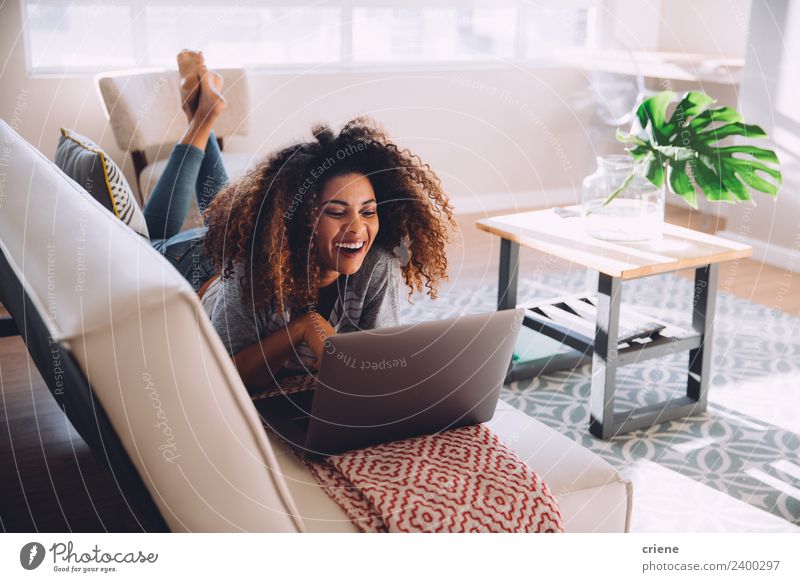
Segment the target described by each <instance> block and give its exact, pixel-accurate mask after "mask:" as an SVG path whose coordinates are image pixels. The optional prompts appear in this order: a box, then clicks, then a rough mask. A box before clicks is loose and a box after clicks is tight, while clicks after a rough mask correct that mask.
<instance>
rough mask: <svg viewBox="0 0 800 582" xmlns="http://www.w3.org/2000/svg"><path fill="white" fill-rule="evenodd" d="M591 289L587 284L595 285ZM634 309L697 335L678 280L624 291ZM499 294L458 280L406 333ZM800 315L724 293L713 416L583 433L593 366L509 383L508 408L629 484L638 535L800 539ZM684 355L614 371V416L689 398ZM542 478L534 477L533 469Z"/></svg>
mask: <svg viewBox="0 0 800 582" xmlns="http://www.w3.org/2000/svg"><path fill="white" fill-rule="evenodd" d="M590 282H591V281H590ZM586 289H589V287H587V275H586V273H585V272H583V271H580V272H576V271H572V272H569V273H559V272H546V273H544V274H542V273H537V277H536V280H529V279H527V280H522V279H521V280H520V284H519V297H518V299H519V301H520V302H525V301H534V300H537V299H546V298H549V297H554V296H559V295H564V294H566V293H572V292H576V293H577V292H581V291H584V290H586ZM622 293H623V297H622V303H623V307H622V309H623V311H624V309H625V306H626V305H630V306H635V307H636V309H637V310H638V311H643V312H646V313H648V314H650V315H652V316H653V317H655V318H658V319H661V320H666V321H668V322H670V323H673V324H676V325H680V326H683V327H685V328H688V329H691V312H690V305H691V302H692V294H693V284H692V282H691V281H689V280H686V279H682V278H679V277H677V276H675V275H674V274H673V275H663V276H658V277H651V278H646V279H639V280H634V281H630V282H626V283H625V284H623V287H622ZM496 294H497V290H496V285H494V284H486V285H481V286H479V287H478V288H475V287H474V286H472V287H471V288H468V286H467V285H464V284H460V283H459V282H457V281H456V282H454V283H453V284H451V285H449V286H448V288H447V289H445V290H444V291H443V292H442V293H441V295H440V298H439V299H438V300H436V301H431V300H429V299H427V298H425V297H415V298H414V304H405V305H404V306H403V307H402V309H401V316H402V320H403V322H404V323H412V322H417V321H424V320H427V319H443V318H448V317H455V316H456V315H460V314H467V313H477V312H481V311H487V310H491V309H494V307H495V303H494V302H495V298H496ZM797 323H798V321H797V317H793V316H791V315H789V314H787V313H784V312H781V311H777V310H773V309H770V308H768V307H765V306H763V305H758V304H754V303H750V302H748V301H746V300H743V299H740V298H737V297H735V296H733V295H730V294H728V293H724V292H719V293H718V295H717V308H716V320H715V335H714V342H713V352H712V355H713V367H712V370H713V376H712V380H711V387H710V392H709V406H708V411H707V412H706V413H704V414H700V415H696V416H692V417H689V418H685V419H682V420H679V421H673V422H668V423H664V424H660V425H656V426H654V427H652V428H650V429H648V430H641V431H636V432H632V433H628V434H626V435H621V436H618V437H615V438H613V439H611V440H610V441H601V440H598V439H596V438H595V437H594V436H592V435H591V434H590V433H589V431H588V425H589V389H590V384H591V380H590V375H591V366H583V367H579V368H576V369H574V370H568V371H563V372H557V373H552V374H546V375H541V376H539V377H537V378H534V379H532V380H525V381H519V382H513V383H511V384H509V385H507V386H506V387H505V388H504V390H503V392H502V398H503V399H504V400H505V401H506V402H508V403H509V404H511V405H512V406H515V407H517V408H519V409H520V410H522V411H524V412H525V413H527V414H528V415H529V416H532V417H534V418H536V419H538V420H539V421H541V422H543V423H544V424H547V425H548V426H550V427H552V428H554V429H555V430H557V431H558V432H560V433H562V434H564V435H566V436H568V437H569V438H571V439H573V440H575V441H577V442H579V443H580V444H582V445H583V446H585V447H587V448H588V449H591V450H592V451H594V452H595V453H597V454H598V455H600V456H601V457H603V458H604V459H606V460H607V461H608V462H609V463H611V464H612V465H614V466H615V467H616V468H617V469H618V470H619V471H621V472H622V473H623V474H624V475H625V476H626V477H627V478H629V479H631V480H632V481H633V483H634V514H633V522H632V528H631V529H632V531H648V532H656V531H657V532H714V531H749V532H756V531H757V532H767V531H769V532H778V531H800V527H798V525H800V337H798V333H797V332H800V327H798V326H797ZM687 362H688V353H685V354H677V355H674V356H670V357H666V358H661V359H653V360H649V361H647V362H644V363H641V364H636V365H632V366H626V367H623V368H620V369H619V370H618V373H617V375H618V382H619V389H618V391H617V395H618V399H617V408H616V412H623V411H624V410H626V409H631V408H633V407H639V406H643V405H647V404H653V403H657V402H663V401H664V400H667V399H669V398H671V397H678V396H683V395H684V394H685V385H686V369H687ZM534 470H535V467H534Z"/></svg>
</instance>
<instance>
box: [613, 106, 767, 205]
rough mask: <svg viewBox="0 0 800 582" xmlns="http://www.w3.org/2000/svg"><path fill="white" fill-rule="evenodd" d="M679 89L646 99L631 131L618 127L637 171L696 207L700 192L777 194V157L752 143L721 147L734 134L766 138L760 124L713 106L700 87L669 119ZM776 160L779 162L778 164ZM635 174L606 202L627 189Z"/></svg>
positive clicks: (726, 197) (734, 196) (731, 196)
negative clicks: (720, 142)
mask: <svg viewBox="0 0 800 582" xmlns="http://www.w3.org/2000/svg"><path fill="white" fill-rule="evenodd" d="M674 100H675V93H673V92H672V91H664V92H662V93H659V94H657V95H654V96H653V97H650V98H649V99H647V100H645V101H643V102H642V104H641V105H640V106H639V109H638V110H637V111H636V119H635V121H634V124H633V127H632V128H631V132H630V133H623V132H620V131H617V139H618V140H619V141H621V142H623V143H625V144H627V145H628V146H629V148H628V151H629V152H630V154H631V156H632V157H633V159H634V160H636V161H637V166H638V167H637V170H638V171H641V172H643V174H644V175H645V176H646V177H647V179H648V180H650V182H652V183H653V184H655V185H656V186H659V187H661V186H663V185H664V182H665V180H666V181H667V182H668V184H669V189H670V190H671V191H672V192H674V193H675V194H677V195H678V196H680V197H681V198H683V199H684V200H686V202H687V203H688V204H689V205H690V206H691V207H692V208H697V191H698V190H699V191H701V192H703V194H704V195H705V197H706V198H707V199H708V200H714V201H717V200H722V201H723V202H739V201H745V200H750V189H751V188H752V189H753V190H758V191H760V192H764V193H766V194H769V195H771V196H776V195H777V194H778V190H779V188H780V184H781V183H782V178H781V173H780V171H779V170H778V168H777V165H778V163H779V162H778V156H777V155H776V154H775V152H774V151H772V150H766V149H763V148H757V147H754V146H750V145H731V146H724V147H723V146H720V145H719V143H718V142H719V141H720V140H722V139H724V138H726V137H731V136H742V137H746V138H759V137H766V136H767V134H766V133H765V132H764V130H763V129H761V128H760V127H758V126H757V125H746V124H745V123H744V121H743V119H742V117H741V115H739V113H738V112H737V111H735V110H734V109H731V108H730V107H719V108H716V109H711V108H710V106H711V105H712V104H713V103H714V102H715V100H714V99H712V98H711V97H709V96H708V95H706V94H705V93H700V92H697V91H690V92H689V93H686V95H685V96H684V97H683V99H682V100H681V101H680V103H678V105H677V107H675V110H674V111H673V113H672V115H671V116H670V117H669V119H667V108H668V107H669V105H670V104H671V103H672V102H673V101H674ZM771 164H774V165H775V167H773V166H772V165H771ZM632 178H633V176H629V177H628V179H627V180H625V182H623V184H622V186H620V188H619V189H618V190H617V191H616V192H614V193H613V194H611V196H609V197H608V199H607V200H606V204H608V203H609V202H610V201H611V200H612V199H613V198H614V197H615V196H616V195H617V194H619V193H620V192H621V191H623V190H624V189H625V188H626V187H627V186H628V184H629V183H630V181H631V179H632Z"/></svg>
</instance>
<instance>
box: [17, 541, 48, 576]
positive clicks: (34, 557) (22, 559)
mask: <svg viewBox="0 0 800 582" xmlns="http://www.w3.org/2000/svg"><path fill="white" fill-rule="evenodd" d="M44 554H45V552H44V546H43V545H42V544H40V543H38V542H30V543H27V544H25V545H24V546H22V549H21V550H20V551H19V563H20V564H22V567H23V568H25V569H26V570H35V569H36V568H38V567H39V566H40V565H41V564H42V562H43V561H44Z"/></svg>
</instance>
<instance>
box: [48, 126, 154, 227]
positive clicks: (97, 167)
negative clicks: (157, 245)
mask: <svg viewBox="0 0 800 582" xmlns="http://www.w3.org/2000/svg"><path fill="white" fill-rule="evenodd" d="M55 162H56V165H57V166H58V167H59V168H61V170H62V171H63V172H64V173H65V174H66V175H67V176H69V177H70V178H72V179H73V180H75V182H77V183H78V184H79V185H80V186H81V187H83V189H84V190H86V191H87V192H88V193H89V194H91V195H92V197H93V198H94V199H95V200H97V201H98V202H99V203H100V204H102V205H103V207H104V208H105V209H106V210H108V211H109V212H112V213H114V215H116V216H117V217H119V219H120V220H121V221H122V222H124V223H125V224H127V225H128V226H130V227H131V228H132V229H133V230H134V231H135V232H137V233H139V234H140V235H142V236H143V237H145V238H149V233H148V232H147V224H146V223H145V220H144V215H143V214H142V211H141V209H140V208H139V204H138V203H137V202H136V199H135V198H134V197H133V191H132V190H131V187H130V185H128V181H127V180H126V179H125V176H124V175H123V174H122V170H120V168H119V166H117V164H115V163H114V160H112V159H111V158H110V157H109V156H108V155H107V154H106V153H105V152H104V151H103V150H102V148H101V147H100V146H98V145H97V144H96V143H94V142H93V141H92V140H90V139H89V138H87V137H85V136H82V135H80V134H78V133H75V132H74V131H72V130H70V129H64V128H61V138H60V139H59V140H58V146H57V147H56V159H55Z"/></svg>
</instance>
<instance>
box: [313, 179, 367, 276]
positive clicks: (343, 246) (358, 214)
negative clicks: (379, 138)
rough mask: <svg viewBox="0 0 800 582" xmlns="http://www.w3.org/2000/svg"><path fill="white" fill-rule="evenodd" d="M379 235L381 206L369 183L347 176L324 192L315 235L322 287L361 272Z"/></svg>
mask: <svg viewBox="0 0 800 582" xmlns="http://www.w3.org/2000/svg"><path fill="white" fill-rule="evenodd" d="M377 235H378V203H377V200H376V198H375V191H374V190H373V189H372V184H371V183H370V181H369V179H368V178H367V177H366V176H364V175H363V174H357V173H348V174H342V175H341V176H335V177H333V178H331V179H330V180H328V182H327V183H326V184H325V188H324V189H323V190H322V194H321V196H320V202H319V206H318V219H317V226H316V231H315V233H314V237H315V242H316V246H317V249H318V257H319V262H320V267H321V273H320V286H322V287H324V286H326V285H329V284H331V283H333V282H334V281H335V280H336V278H338V276H339V275H340V274H344V275H352V274H353V273H355V272H356V271H358V270H359V269H360V268H361V265H362V263H363V262H364V257H366V256H367V252H369V249H370V247H371V246H372V243H373V242H374V241H375V237H376V236H377Z"/></svg>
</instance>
